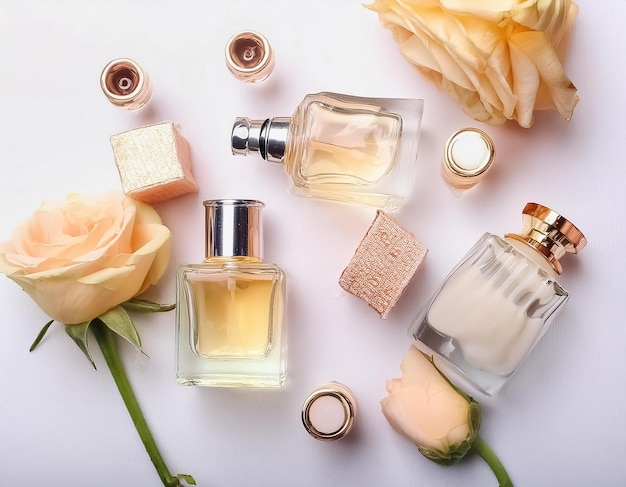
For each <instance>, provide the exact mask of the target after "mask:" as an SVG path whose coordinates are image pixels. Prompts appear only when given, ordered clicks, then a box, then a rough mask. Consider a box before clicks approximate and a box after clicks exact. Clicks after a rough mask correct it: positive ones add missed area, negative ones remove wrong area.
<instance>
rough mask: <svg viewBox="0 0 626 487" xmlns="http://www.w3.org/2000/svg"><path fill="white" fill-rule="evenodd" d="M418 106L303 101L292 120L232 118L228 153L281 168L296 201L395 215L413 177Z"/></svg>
mask: <svg viewBox="0 0 626 487" xmlns="http://www.w3.org/2000/svg"><path fill="white" fill-rule="evenodd" d="M422 111H423V100H418V99H400V98H363V97H357V96H350V95H342V94H337V93H328V92H323V93H318V94H314V95H307V96H306V97H305V98H304V100H303V101H302V103H300V105H299V106H298V107H297V109H296V110H295V112H294V114H293V116H292V117H291V118H270V119H267V120H249V119H247V118H237V119H236V121H235V123H234V125H233V130H232V134H231V147H232V152H233V154H242V155H246V154H248V153H250V152H258V153H259V154H260V155H261V157H262V158H263V159H265V160H267V161H270V162H280V163H283V164H284V168H285V170H286V171H287V173H288V174H289V175H290V176H291V179H292V182H293V187H292V192H293V193H294V194H297V195H299V196H308V197H314V198H322V199H328V200H334V201H341V202H345V203H355V204H362V205H369V206H374V207H376V208H381V209H383V210H386V211H394V210H396V209H398V208H399V207H400V206H401V205H402V204H403V203H404V201H405V200H406V199H407V198H408V197H409V195H410V193H411V190H412V187H413V180H414V178H415V171H416V161H417V148H418V140H419V134H420V124H421V120H422Z"/></svg>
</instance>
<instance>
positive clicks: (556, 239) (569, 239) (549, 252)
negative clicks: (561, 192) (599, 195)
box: [505, 203, 587, 274]
mask: <svg viewBox="0 0 626 487" xmlns="http://www.w3.org/2000/svg"><path fill="white" fill-rule="evenodd" d="M522 220H523V222H524V228H523V229H522V231H521V232H520V233H508V234H506V235H505V238H511V239H514V240H517V241H520V242H523V243H525V244H527V245H529V246H531V247H532V248H533V249H535V250H537V251H538V252H539V253H541V255H543V256H544V257H545V258H546V259H547V260H548V262H549V263H550V265H551V266H552V267H553V268H554V270H555V271H556V273H557V274H561V272H562V271H563V268H562V267H561V263H560V262H559V259H560V258H561V257H563V256H564V255H565V254H566V253H572V254H577V253H578V252H579V251H581V250H582V249H583V248H584V247H585V245H587V239H586V238H585V236H584V235H583V234H582V232H581V231H580V230H579V229H578V228H576V227H575V226H574V225H573V224H572V223H571V222H570V221H569V220H567V219H566V218H564V217H563V216H561V215H559V214H558V213H557V212H556V211H554V210H552V209H550V208H548V207H547V206H543V205H540V204H537V203H527V204H526V206H525V207H524V210H523V211H522Z"/></svg>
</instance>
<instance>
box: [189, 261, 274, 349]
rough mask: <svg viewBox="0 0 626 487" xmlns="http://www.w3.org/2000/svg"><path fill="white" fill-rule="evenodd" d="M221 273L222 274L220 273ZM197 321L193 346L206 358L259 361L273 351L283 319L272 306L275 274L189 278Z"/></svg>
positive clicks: (236, 273) (235, 272)
mask: <svg viewBox="0 0 626 487" xmlns="http://www.w3.org/2000/svg"><path fill="white" fill-rule="evenodd" d="M216 270H217V271H220V270H221V271H223V269H216ZM187 276H188V277H187V280H186V282H187V285H188V286H189V289H188V292H189V295H190V296H191V297H192V300H191V303H192V306H193V313H194V315H195V318H196V320H195V321H196V323H197V324H196V326H195V327H194V332H195V333H194V335H193V347H194V351H195V353H196V354H197V355H199V356H201V357H206V358H214V357H228V358H247V359H259V358H263V357H266V356H268V354H269V353H270V351H271V349H272V340H273V335H274V333H273V321H274V320H275V319H276V317H275V315H280V313H279V311H280V310H279V309H275V308H277V307H279V306H280V305H281V303H280V302H274V299H273V297H274V295H275V291H276V286H277V282H278V281H277V280H276V277H278V276H277V275H276V274H274V273H270V274H269V275H267V274H261V275H254V274H248V275H246V274H245V273H243V272H241V271H239V270H238V269H233V270H231V271H226V274H225V275H224V272H220V273H218V274H215V275H213V274H208V273H207V272H206V269H205V272H195V273H189V274H188V275H187Z"/></svg>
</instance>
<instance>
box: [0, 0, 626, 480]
mask: <svg viewBox="0 0 626 487" xmlns="http://www.w3.org/2000/svg"><path fill="white" fill-rule="evenodd" d="M579 5H580V13H579V16H578V18H577V20H576V25H575V33H574V36H573V39H572V44H571V50H570V55H569V57H568V62H567V71H568V74H569V75H570V77H571V78H572V80H573V81H574V82H575V84H576V85H577V87H578V89H579V94H580V97H581V101H580V103H579V105H578V107H577V108H576V110H575V113H574V118H573V120H572V122H571V123H570V124H566V123H564V122H563V121H562V120H560V118H559V116H558V115H557V114H556V113H545V114H539V115H537V117H536V121H535V125H534V127H533V128H532V129H529V130H524V129H520V128H519V127H517V126H516V124H514V123H511V124H507V125H505V126H502V127H497V128H493V127H489V126H483V125H482V124H477V123H475V122H473V121H472V120H471V119H469V118H468V117H467V116H466V115H464V114H463V112H462V110H461V109H460V108H459V106H457V105H456V104H455V103H454V102H452V101H450V100H448V99H447V98H446V97H444V96H443V95H442V94H440V93H439V92H437V91H436V90H435V89H434V88H433V87H432V86H430V85H428V84H427V83H426V82H425V81H424V80H422V78H421V77H420V76H419V75H418V74H417V73H416V72H414V70H413V69H412V68H411V66H409V65H408V63H406V62H405V61H404V60H403V59H402V58H401V57H400V55H399V54H398V52H397V48H396V45H395V43H394V42H393V40H392V39H391V36H390V33H389V32H388V31H387V30H385V29H383V28H382V27H381V26H380V25H379V24H378V19H377V16H376V15H375V14H374V13H373V12H370V11H368V10H366V9H365V8H363V7H362V5H361V2H360V1H358V0H350V1H348V0H345V1H337V0H315V1H312V0H311V1H308V2H305V1H298V2H294V1H288V0H283V1H270V0H268V1H267V2H255V1H248V2H244V1H235V0H232V1H229V2H219V3H218V2H213V3H210V2H202V1H181V2H174V1H171V2H166V1H154V2H147V1H146V2H119V1H118V2H97V3H96V2H78V1H56V2H44V1H41V2H34V1H30V2H29V1H15V0H13V1H9V0H4V1H1V2H0V46H1V49H2V51H1V52H2V63H0V113H2V121H1V123H2V144H0V161H1V164H2V168H3V169H2V170H3V178H2V182H1V183H0V185H1V188H2V190H1V191H0V204H1V206H0V207H1V208H2V211H1V212H0V229H1V230H0V232H1V235H0V237H1V239H2V240H6V239H8V238H9V237H10V234H11V230H12V228H13V227H15V226H16V225H17V223H18V222H20V221H22V220H23V219H25V218H26V217H27V216H28V215H29V214H30V213H31V212H32V211H33V210H34V209H35V208H36V206H37V205H38V204H39V202H40V201H41V200H42V199H62V198H64V197H65V194H66V193H68V192H76V191H78V192H101V191H105V190H109V189H117V188H119V178H118V175H117V173H116V170H115V166H114V162H113V156H112V151H111V147H110V144H109V140H108V138H109V136H110V135H111V134H114V133H117V132H121V131H124V130H127V129H131V128H135V127H138V126H140V125H143V124H146V123H152V122H159V121H162V120H167V119H169V120H173V121H174V122H176V123H179V124H180V125H181V126H182V133H183V135H184V136H185V137H186V138H187V139H188V140H189V142H190V144H191V147H192V152H193V162H194V173H195V176H196V178H197V180H198V182H199V184H200V187H201V192H200V193H199V194H196V195H190V196H185V197H181V198H179V199H176V200H172V201H169V202H166V203H163V204H159V205H157V209H158V211H159V212H160V213H161V215H162V217H163V220H164V222H165V223H166V224H167V225H168V226H169V227H170V228H171V229H172V231H173V235H174V238H173V254H172V259H171V266H170V269H169V271H168V273H167V274H166V276H165V277H164V279H163V280H162V282H161V283H160V284H159V285H158V287H156V288H155V289H153V290H152V291H151V292H150V294H149V297H151V298H153V299H156V300H160V301H172V300H173V299H174V272H175V268H176V267H177V266H178V265H179V264H181V263H190V262H198V261H200V260H201V259H202V258H203V208H202V205H201V202H202V200H203V199H206V198H220V197H244V198H258V199H261V200H263V201H265V202H266V204H267V207H266V208H265V210H264V211H265V214H264V219H265V229H266V233H265V237H266V239H265V243H266V246H265V248H266V250H265V257H266V260H268V261H270V262H275V263H278V264H279V265H281V267H283V268H284V269H285V271H286V272H287V274H288V289H289V291H288V296H289V311H288V315H287V318H288V326H289V328H290V329H289V365H288V383H287V385H286V387H285V388H284V390H280V391H274V392H267V391H249V390H220V389H201V388H185V387H182V386H179V385H177V384H176V381H175V379H174V370H175V363H174V361H175V357H174V313H169V314H161V315H158V316H136V322H137V324H138V327H139V329H140V332H141V335H142V338H143V341H144V345H145V350H146V352H147V353H148V355H149V356H150V358H149V359H148V358H146V357H144V356H142V355H141V354H139V353H136V352H135V351H133V350H132V349H131V348H130V347H123V360H124V363H125V366H126V370H127V371H128V374H129V376H130V378H131V381H132V383H133V385H134V388H135V391H136V393H137V396H138V398H139V400H140V402H141V404H142V407H143V410H144V413H145V415H146V417H147V420H148V422H149V423H150V425H151V427H152V431H153V433H154V435H155V437H156V440H157V442H158V444H159V445H160V448H161V452H162V454H163V455H164V457H165V459H166V461H167V464H168V466H169V467H170V469H171V470H172V472H188V473H191V474H193V475H194V476H195V478H196V479H197V481H198V485H200V486H247V485H255V486H298V487H301V486H313V485H316V486H317V485H346V486H379V485H385V486H394V487H395V486H398V487H400V486H411V487H413V486H416V485H422V486H436V485H442V486H443V485H445V486H476V487H478V486H480V487H483V486H489V485H496V482H495V479H494V478H493V476H492V474H491V472H490V471H489V469H488V467H487V466H486V465H485V464H484V463H483V462H482V461H481V460H480V459H479V458H478V457H476V456H471V457H468V458H466V459H465V460H463V461H462V463H461V464H459V465H458V466H455V467H452V468H443V467H440V466H438V465H435V464H434V463H431V462H429V461H428V460H426V459H424V458H423V457H422V456H421V455H420V454H419V452H418V451H417V449H416V448H415V447H414V446H413V445H412V444H411V443H410V442H409V441H407V440H406V439H404V438H403V437H401V436H399V435H398V434H396V433H395V432H394V431H393V430H392V429H391V428H390V427H389V426H388V424H387V422H386V421H385V419H384V417H383V416H382V414H381V413H380V406H379V403H378V401H379V400H380V399H381V398H382V397H383V396H384V395H385V381H386V380H387V379H390V378H392V377H397V376H398V374H399V364H400V360H401V358H402V356H403V354H404V352H405V349H406V348H407V346H408V339H407V335H406V330H407V328H408V325H409V323H410V321H411V319H412V317H413V316H414V315H415V314H416V310H417V308H418V307H419V306H421V305H422V304H423V303H424V302H425V301H426V300H427V298H428V297H429V295H430V294H431V292H432V291H433V290H434V289H435V288H436V286H437V285H438V283H439V282H440V281H441V279H442V278H443V277H444V276H445V275H446V274H447V272H448V271H449V269H450V268H451V267H452V266H453V265H454V264H455V263H456V262H457V261H458V260H459V258H460V257H461V256H462V255H463V254H464V252H465V251H466V250H467V249H468V248H469V247H470V246H471V245H472V244H473V243H474V242H475V241H476V240H477V239H478V238H479V237H480V235H482V233H483V232H484V231H491V232H493V233H496V234H502V233H505V232H507V231H516V230H518V229H519V228H520V225H521V214H520V212H521V209H522V208H523V206H524V204H525V203H526V202H528V201H536V202H539V203H542V204H545V205H548V206H551V207H553V208H554V209H556V210H557V211H560V212H562V213H563V214H564V215H565V216H566V217H567V218H570V219H571V220H572V221H573V222H574V223H575V224H576V225H577V226H579V227H580V228H581V229H582V230H583V231H584V232H585V234H586V236H587V238H588V240H589V245H588V247H587V248H586V249H585V250H584V251H583V252H582V253H581V255H580V256H578V257H573V258H567V259H566V261H564V268H565V271H564V274H563V276H562V279H561V280H562V283H563V284H564V286H565V287H566V288H567V289H568V290H569V292H570V294H571V297H572V299H571V300H570V302H569V303H568V306H567V307H566V309H565V310H564V311H563V313H562V314H561V315H560V316H559V318H558V319H557V320H556V321H555V322H554V324H553V326H552V328H551V329H550V330H549V331H548V333H547V334H546V335H545V337H544V338H543V340H542V342H541V343H540V344H539V346H538V347H537V348H536V349H535V351H534V352H533V353H532V355H531V357H530V359H529V360H528V361H527V362H526V363H525V364H523V366H522V368H521V370H520V371H519V373H518V374H517V375H516V376H515V377H514V378H513V379H512V380H511V381H510V382H509V384H508V385H507V386H506V387H505V388H504V389H503V390H502V392H501V393H500V394H499V396H498V397H496V398H492V399H482V400H481V402H482V405H483V409H484V414H483V427H482V436H483V437H484V438H485V439H486V440H487V441H488V442H489V443H490V444H491V446H492V447H493V448H494V450H495V451H496V452H497V453H498V454H499V456H500V458H501V460H502V461H503V463H504V465H505V466H506V467H507V469H508V471H509V473H510V475H511V477H512V479H513V481H514V482H515V485H517V486H532V487H535V486H565V485H567V486H590V485H601V486H620V485H624V484H626V470H625V469H624V467H623V458H624V455H625V454H626V442H625V441H624V433H626V421H625V420H624V413H623V411H624V404H625V401H626V393H625V389H624V383H625V381H626V366H624V361H623V351H624V345H625V341H626V332H625V331H624V322H623V321H624V310H625V306H624V299H623V291H624V285H623V284H622V280H623V278H624V272H625V271H626V267H625V264H626V258H625V257H624V252H623V249H622V248H621V246H620V243H621V242H623V241H624V240H625V238H626V233H625V230H624V226H623V222H622V220H623V218H624V215H625V211H624V210H625V209H626V204H625V203H624V201H625V200H624V195H623V187H624V173H623V167H624V166H623V164H624V160H623V159H624V152H625V151H626V142H625V138H624V133H626V123H625V119H624V111H625V109H626V103H625V101H626V98H625V96H624V94H623V90H624V88H623V86H622V83H621V81H622V79H623V76H624V74H625V70H624V48H623V46H624V45H626V30H624V29H623V26H622V22H623V19H624V18H625V16H626V3H624V2H621V1H618V0H611V1H609V0H607V1H606V2H604V3H603V5H602V7H599V6H598V5H597V4H596V2H593V1H591V0H580V2H579ZM244 29H255V30H258V31H259V32H262V33H264V34H265V35H266V36H267V37H268V39H269V40H270V42H271V43H272V45H273V47H274V49H275V52H276V70H275V72H274V73H273V74H272V76H271V77H270V78H269V79H268V80H267V81H266V83H265V84H263V85H261V86H249V85H245V84H242V83H240V82H238V81H236V80H235V79H234V78H233V77H232V75H231V74H230V73H229V72H228V70H227V69H226V66H225V64H224V54H223V48H224V46H225V44H226V42H227V40H228V39H229V37H230V36H231V35H232V34H234V33H235V32H237V31H239V30H244ZM120 56H128V57H131V58H133V59H135V60H136V61H137V62H139V63H140V64H141V65H142V66H143V67H144V69H145V70H146V71H147V72H148V74H149V75H150V77H151V79H152V82H153V86H154V94H153V99H152V101H151V102H150V104H149V105H148V107H146V109H145V110H143V111H141V112H138V113H127V112H123V111H120V110H117V109H115V108H114V107H113V106H112V105H110V104H109V103H108V102H107V101H106V99H105V98H104V96H103V94H102V93H101V91H100V87H99V84H98V78H99V75H100V71H101V69H102V67H103V66H104V65H105V64H106V63H107V62H108V61H109V60H111V59H113V58H115V57H120ZM321 90H331V91H338V92H344V93H351V94H355V95H365V96H368V95H371V96H398V97H406V96H410V97H421V98H424V99H425V115H424V120H423V134H422V138H421V147H420V154H419V163H420V167H421V169H420V174H419V178H418V180H417V181H416V185H415V190H414V195H413V197H412V199H411V200H410V201H409V202H408V203H407V204H406V205H405V206H404V207H403V208H402V209H401V211H399V212H398V213H396V214H395V216H396V217H397V218H398V220H399V221H400V222H401V223H402V224H403V225H404V226H405V227H406V228H407V229H409V230H410V231H412V232H414V233H415V234H416V235H417V236H418V237H419V238H420V239H421V240H422V241H423V242H424V243H425V244H426V245H427V246H428V247H429V249H430V253H429V254H428V257H427V260H426V264H425V266H424V267H423V268H422V270H421V271H420V272H419V274H418V275H417V276H416V278H415V279H414V280H413V281H412V283H411V284H410V287H409V288H408V290H407V292H406V294H405V295H404V296H403V297H402V298H401V300H400V302H399V303H398V304H397V306H396V307H395V309H394V310H393V311H392V313H391V314H390V316H389V318H388V319H387V320H386V321H381V320H380V319H379V318H378V316H377V314H376V313H375V312H374V311H372V310H371V309H369V308H368V307H367V305H365V304H364V303H363V302H362V301H360V300H358V299H357V298H355V297H353V296H351V295H348V294H346V293H345V292H343V291H342V289H341V288H340V287H339V285H338V284H337V279H338V278H339V275H340V273H341V271H342V270H343V268H344V267H345V265H346V264H347V263H348V261H349V259H350V258H351V256H352V254H353V252H354V250H355V249H356V246H357V245H358V243H359V241H360V239H361V238H362V236H363V235H364V233H365V231H366V229H367V228H368V226H369V224H370V222H371V220H372V219H373V217H374V210H373V209H364V208H358V207H352V206H342V205H338V204H332V203H323V202H318V201H315V200H307V199H303V198H296V197H293V196H291V195H290V194H289V193H288V192H287V187H288V180H287V176H286V175H285V174H284V173H283V171H282V169H281V167H280V166H278V165H274V166H272V165H270V164H269V163H266V162H264V161H262V160H260V159H258V158H255V157H248V158H234V157H233V156H231V154H230V147H229V135H230V127H231V124H232V121H233V120H234V118H235V117H236V116H249V117H258V118H260V117H265V116H288V115H290V114H291V112H292V111H293V109H294V108H295V106H296V105H297V104H298V102H299V101H300V100H301V98H302V97H303V96H304V95H305V94H306V93H314V92H318V91H321ZM472 125H473V126H477V127H480V128H483V129H484V130H486V131H487V132H488V133H489V135H490V136H491V137H492V138H493V139H494V142H495V144H496V151H497V156H496V157H497V160H496V162H495V163H494V167H493V168H492V172H490V174H489V175H488V176H487V177H486V179H485V180H484V181H482V182H481V183H480V184H479V185H478V186H477V187H475V188H474V189H473V190H471V192H470V193H467V194H465V195H464V196H462V197H457V196H455V195H454V194H453V193H452V192H451V191H450V190H449V189H448V187H447V186H446V185H445V183H444V182H443V180H442V179H441V178H440V175H439V161H440V158H441V151H442V148H443V144H444V143H445V141H446V140H447V138H448V137H449V136H450V134H452V133H453V132H455V131H456V130H458V129H459V128H462V127H464V126H472ZM0 293H1V296H2V306H0V313H1V316H2V324H3V326H2V338H1V339H0V365H1V367H2V373H1V374H0V390H2V399H1V400H0V485H14V486H28V487H30V486H64V487H74V486H86V485H88V486H90V487H98V486H102V487H105V486H111V485H142V486H144V485H145V486H152V485H154V486H157V485H159V484H160V483H159V479H158V477H157V476H156V473H155V471H154V469H153V467H152V464H151V463H150V461H149V459H148V457H147V455H146V454H145V452H144V450H143V447H142V445H141V442H140V441H139V438H138V437H137V435H136V433H135V431H134V428H133V426H132V424H131V422H130V420H129V417H128V415H127V413H126V410H125V408H124V406H123V404H122V402H121V399H120V397H119V395H118V393H117V391H116V389H115V386H114V384H113V382H112V379H111V377H110V374H109V373H108V370H107V369H106V366H105V364H104V362H103V360H102V357H101V356H100V355H99V354H98V353H97V350H94V354H95V356H96V362H97V364H98V366H99V370H98V371H97V372H95V371H94V370H93V369H91V367H90V366H89V364H88V363H87V361H86V360H85V358H84V357H83V356H82V354H81V352H80V351H79V350H78V348H77V347H76V346H75V345H74V344H73V343H72V342H71V341H70V340H69V339H68V338H67V337H66V336H65V334H64V333H63V331H62V330H61V328H59V327H55V328H54V329H52V330H51V331H50V333H49V335H48V336H47V338H46V339H45V340H44V342H43V343H42V344H41V345H40V347H39V349H37V350H36V351H35V352H34V353H29V352H28V347H29V346H30V344H31V342H32V340H33V339H34V337H35V335H36V334H37V332H38V331H39V329H40V327H41V326H42V325H43V323H44V322H45V321H46V316H44V315H43V313H42V312H41V311H39V309H38V308H37V307H36V306H35V304H34V303H33V302H32V301H31V300H30V298H29V297H28V296H27V295H26V294H25V293H23V292H22V291H21V290H20V289H19V287H18V286H16V285H15V284H14V283H13V282H11V281H10V280H8V279H4V278H3V279H0ZM329 380H338V381H341V382H343V383H345V384H346V385H348V386H349V387H350V388H351V389H352V391H353V392H354V394H355V396H356V397H357V401H358V404H359V418H358V422H357V424H356V425H355V429H354V430H353V432H352V433H351V434H350V436H349V437H347V438H346V439H344V440H342V441H339V442H332V443H324V442H319V441H315V440H314V439H312V438H311V437H310V436H309V435H308V434H307V433H306V432H305V430H304V429H303V428H302V425H301V423H300V408H301V405H302V402H303V401H304V399H305V397H306V396H307V395H308V393H309V392H310V390H311V389H312V388H313V387H315V386H316V385H318V384H320V383H323V382H327V381H329Z"/></svg>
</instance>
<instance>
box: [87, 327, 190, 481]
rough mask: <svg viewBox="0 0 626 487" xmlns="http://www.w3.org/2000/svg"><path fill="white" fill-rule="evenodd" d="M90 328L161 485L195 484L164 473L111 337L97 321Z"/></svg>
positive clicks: (113, 335)
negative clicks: (182, 482) (183, 481)
mask: <svg viewBox="0 0 626 487" xmlns="http://www.w3.org/2000/svg"><path fill="white" fill-rule="evenodd" d="M91 329H92V331H93V334H94V336H95V337H96V340H97V341H98V345H99V346H100V350H102V355H103V356H104V360H105V361H106V363H107V365H108V366H109V369H110V370H111V374H112V375H113V379H114V380H115V384H116V385H117V388H118V390H119V391H120V394H121V395H122V399H123V400H124V404H125V405H126V409H128V413H129V414H130V417H131V419H132V420H133V423H134V424H135V428H136V429H137V433H139V437H140V438H141V441H142V442H143V444H144V446H145V448H146V451H147V452H148V455H149V456H150V460H152V463H153V465H154V467H155V468H156V471H157V473H158V474H159V477H160V478H161V481H162V482H163V485H165V486H166V487H182V486H183V484H181V479H184V480H185V481H186V482H187V483H189V484H191V485H195V484H196V482H195V480H194V479H193V477H192V476H191V475H185V474H181V475H176V476H173V475H172V474H171V473H170V471H169V470H168V468H167V465H165V461H164V460H163V457H162V456H161V453H160V452H159V448H158V447H157V444H156V442H155V441H154V437H153V436H152V433H151V432H150V428H149V427H148V423H146V419H145V418H144V416H143V413H142V412H141V408H140V407H139V403H138V402H137V398H136V397H135V393H134V392H133V389H132V387H131V385H130V382H129V381H128V377H127V375H126V372H125V371H124V366H123V364H122V361H121V360H120V356H119V354H118V351H117V344H116V340H115V334H114V333H113V332H112V331H111V330H110V329H109V328H108V327H106V326H105V325H103V324H102V323H99V322H98V321H97V320H94V322H93V323H92V326H91Z"/></svg>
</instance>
